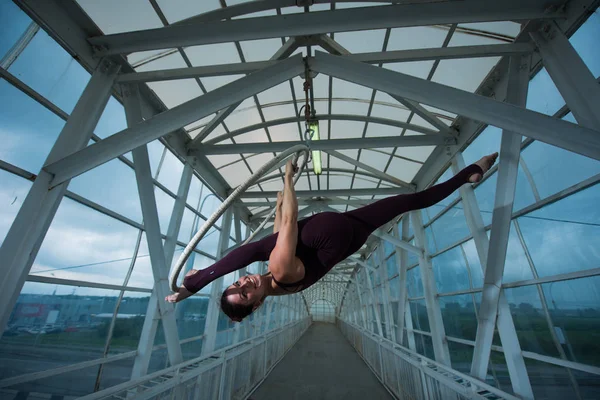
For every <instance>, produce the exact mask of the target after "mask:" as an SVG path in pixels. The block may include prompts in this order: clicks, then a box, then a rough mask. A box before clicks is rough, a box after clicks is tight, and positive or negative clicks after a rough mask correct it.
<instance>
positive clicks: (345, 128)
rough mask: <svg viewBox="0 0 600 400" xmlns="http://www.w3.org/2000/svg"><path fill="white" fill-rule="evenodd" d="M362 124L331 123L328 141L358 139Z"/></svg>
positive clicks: (349, 122) (360, 134) (348, 122)
mask: <svg viewBox="0 0 600 400" xmlns="http://www.w3.org/2000/svg"><path fill="white" fill-rule="evenodd" d="M364 125H365V124H364V122H355V121H331V135H330V139H350V138H354V139H358V138H360V137H362V133H363V129H364Z"/></svg>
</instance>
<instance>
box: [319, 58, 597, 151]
mask: <svg viewBox="0 0 600 400" xmlns="http://www.w3.org/2000/svg"><path fill="white" fill-rule="evenodd" d="M311 69H312V70H314V71H318V72H322V73H324V74H327V75H330V76H334V77H337V78H340V79H343V80H346V81H350V82H353V83H357V84H359V85H363V86H368V87H371V88H374V89H377V90H381V91H383V92H387V93H389V94H392V95H397V96H400V97H404V98H406V99H409V100H413V101H417V102H419V103H423V104H428V105H431V106H433V107H437V108H440V109H442V110H446V111H450V112H453V113H456V114H459V115H462V116H465V117H468V118H472V119H474V120H477V121H483V122H486V123H488V124H490V125H494V126H497V127H500V128H502V129H506V130H509V131H511V132H515V133H519V134H522V135H525V136H528V137H531V138H533V139H537V140H540V141H542V142H545V143H548V144H551V145H553V146H558V147H561V148H564V149H567V150H569V151H573V152H575V153H579V154H582V155H585V156H588V157H592V158H595V159H600V133H599V131H596V130H592V129H589V128H584V127H582V126H579V125H576V124H572V123H570V122H567V121H562V120H560V119H557V118H552V117H549V116H547V115H544V114H541V113H537V112H535V111H530V110H527V109H525V108H523V107H518V106H515V105H513V104H509V103H503V102H500V101H497V100H494V99H492V98H488V97H483V96H478V95H475V94H473V93H469V92H466V91H463V90H459V89H455V88H452V87H449V86H444V85H441V84H438V83H435V82H430V81H427V80H424V79H420V78H415V77H413V76H409V75H405V74H401V73H399V72H394V71H389V70H385V69H381V68H377V67H374V66H371V65H366V64H361V63H356V62H352V61H348V60H345V59H343V58H341V57H336V56H332V55H328V54H325V53H317V55H316V56H315V59H314V60H313V62H312V65H311Z"/></svg>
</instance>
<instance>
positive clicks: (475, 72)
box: [432, 57, 500, 92]
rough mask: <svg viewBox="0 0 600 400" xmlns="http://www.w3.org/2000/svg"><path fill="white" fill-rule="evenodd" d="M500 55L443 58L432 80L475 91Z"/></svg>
mask: <svg viewBox="0 0 600 400" xmlns="http://www.w3.org/2000/svg"><path fill="white" fill-rule="evenodd" d="M498 60H500V57H488V58H472V59H461V60H442V61H440V65H439V66H438V69H437V70H436V72H435V75H434V76H433V79H432V81H434V82H437V83H441V84H443V85H447V86H452V87H455V88H457V89H461V90H466V91H467V92H475V90H477V88H478V87H479V85H480V84H481V82H482V81H483V79H484V78H485V77H486V76H487V75H488V73H489V72H490V70H491V69H492V68H493V67H494V66H495V65H496V64H497V63H498Z"/></svg>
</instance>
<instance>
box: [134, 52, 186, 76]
mask: <svg viewBox="0 0 600 400" xmlns="http://www.w3.org/2000/svg"><path fill="white" fill-rule="evenodd" d="M186 67H187V64H186V63H185V61H184V59H183V57H182V56H181V54H180V53H179V52H174V53H171V54H168V55H166V56H164V57H159V58H154V59H153V60H152V61H147V62H144V63H143V64H141V65H139V66H137V67H136V68H135V70H136V71H138V72H142V71H155V70H163V69H172V68H186Z"/></svg>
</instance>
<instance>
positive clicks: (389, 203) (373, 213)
mask: <svg viewBox="0 0 600 400" xmlns="http://www.w3.org/2000/svg"><path fill="white" fill-rule="evenodd" d="M497 158H498V153H494V154H490V155H489V156H485V157H483V158H482V159H481V160H479V161H477V162H476V163H475V164H472V165H469V166H468V167H466V168H465V169H463V170H462V171H460V172H459V173H458V174H456V175H455V176H454V177H452V178H450V179H449V180H447V181H446V182H443V183H440V184H438V185H435V186H432V187H430V188H429V189H426V190H423V191H422V192H417V193H411V194H399V195H396V196H391V197H387V198H385V199H381V200H379V201H376V202H374V203H371V204H369V205H367V206H364V207H361V208H357V209H356V210H352V211H348V212H346V213H345V215H348V216H350V217H352V218H355V219H357V220H359V221H360V222H362V224H364V225H366V227H367V228H368V229H369V230H370V231H369V232H368V234H370V233H371V232H372V231H374V230H375V229H377V228H378V227H380V226H382V225H384V224H386V223H387V222H389V221H391V220H392V219H394V218H396V217H397V216H398V215H400V214H403V213H405V212H408V211H412V210H419V209H423V208H427V207H431V206H432V205H434V204H436V203H439V202H440V201H442V200H444V199H445V198H446V197H448V196H450V195H451V194H452V193H453V192H454V191H455V190H456V189H458V188H459V187H461V186H462V185H464V184H465V183H469V182H471V183H474V182H479V181H480V180H481V179H482V177H483V174H485V173H486V172H487V171H488V170H489V169H490V168H491V166H492V165H494V163H495V162H496V159H497ZM367 237H368V235H367ZM365 240H366V238H365Z"/></svg>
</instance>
